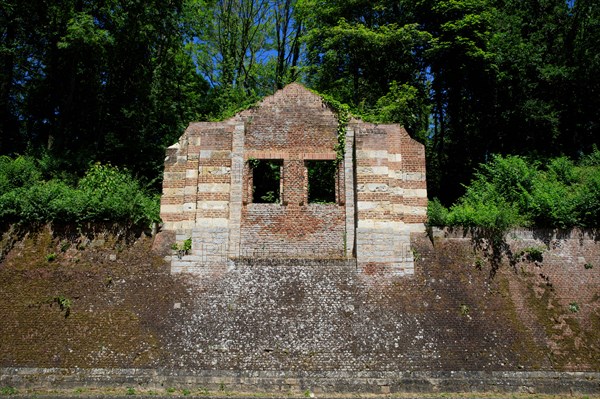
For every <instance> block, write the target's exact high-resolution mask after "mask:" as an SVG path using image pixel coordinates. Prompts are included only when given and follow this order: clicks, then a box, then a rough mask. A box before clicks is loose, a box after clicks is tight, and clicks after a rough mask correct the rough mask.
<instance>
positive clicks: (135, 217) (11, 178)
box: [0, 157, 160, 226]
mask: <svg viewBox="0 0 600 399" xmlns="http://www.w3.org/2000/svg"><path fill="white" fill-rule="evenodd" d="M32 165H33V166H32ZM34 166H35V165H34V164H33V163H32V161H31V160H30V159H27V158H17V159H16V160H14V161H11V160H10V158H6V157H3V158H1V159H0V173H2V174H0V184H4V187H7V190H6V191H4V192H1V193H0V221H4V222H10V223H27V224H40V223H47V222H59V223H84V222H101V221H108V222H118V223H126V224H129V225H146V226H147V225H150V223H152V222H156V221H159V210H160V206H159V199H158V196H151V195H148V194H147V193H145V191H144V190H143V189H142V188H141V187H140V185H139V183H138V182H137V181H136V180H135V179H134V178H133V177H131V175H130V174H129V173H127V172H126V171H120V170H119V169H117V168H114V167H111V166H106V165H100V164H95V165H93V166H92V167H91V168H90V169H89V171H88V172H87V174H86V175H85V176H84V177H83V178H82V179H81V180H80V181H79V184H78V187H77V188H74V187H72V186H70V185H68V184H66V183H65V182H63V181H61V180H50V181H46V182H45V181H41V180H39V179H40V176H41V175H40V174H39V172H37V171H36V169H35V168H34ZM15 171H22V172H23V176H28V177H27V178H26V179H25V178H23V176H22V177H20V178H17V177H15V173H16V172H15Z"/></svg>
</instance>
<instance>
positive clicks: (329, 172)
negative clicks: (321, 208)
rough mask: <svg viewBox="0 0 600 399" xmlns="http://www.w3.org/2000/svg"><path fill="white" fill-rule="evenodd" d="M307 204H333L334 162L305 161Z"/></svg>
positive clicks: (335, 172)
mask: <svg viewBox="0 0 600 399" xmlns="http://www.w3.org/2000/svg"><path fill="white" fill-rule="evenodd" d="M306 169H307V170H308V203H313V204H333V203H335V186H336V174H337V162H336V161H307V162H306Z"/></svg>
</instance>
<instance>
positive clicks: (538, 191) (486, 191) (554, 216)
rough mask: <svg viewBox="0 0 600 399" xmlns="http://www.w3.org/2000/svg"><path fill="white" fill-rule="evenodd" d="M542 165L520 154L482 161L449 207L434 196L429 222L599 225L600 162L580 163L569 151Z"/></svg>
mask: <svg viewBox="0 0 600 399" xmlns="http://www.w3.org/2000/svg"><path fill="white" fill-rule="evenodd" d="M596 152H597V151H596ZM596 152H594V153H593V154H592V155H591V156H587V157H585V158H584V159H589V158H590V157H594V156H596V155H594V154H596ZM538 165H539V163H536V162H531V161H528V160H526V159H525V158H522V157H517V156H506V157H501V156H494V157H492V159H491V161H490V162H489V163H487V164H482V165H481V166H480V167H479V169H478V171H477V172H476V173H475V177H474V179H473V180H472V181H471V184H470V185H469V186H468V187H467V188H466V193H465V194H464V195H463V196H462V197H461V198H460V199H459V201H458V202H457V203H456V204H454V205H453V206H452V207H451V208H450V211H449V212H448V213H446V209H445V208H444V207H443V206H442V205H441V204H440V203H439V202H438V201H437V200H433V201H430V203H429V205H428V215H429V219H430V222H429V224H431V225H449V226H453V225H462V226H477V227H486V228H494V229H497V230H499V231H505V230H506V229H508V228H510V227H514V226H530V225H535V226H539V227H559V228H568V227H575V226H579V227H596V226H598V223H599V221H600V167H597V166H587V165H589V164H588V163H586V162H583V161H582V162H581V163H580V165H579V166H578V165H576V164H575V163H574V162H573V161H571V160H570V159H568V158H565V157H559V158H554V159H550V160H548V162H547V163H546V167H545V168H544V169H542V168H540V167H539V166H538Z"/></svg>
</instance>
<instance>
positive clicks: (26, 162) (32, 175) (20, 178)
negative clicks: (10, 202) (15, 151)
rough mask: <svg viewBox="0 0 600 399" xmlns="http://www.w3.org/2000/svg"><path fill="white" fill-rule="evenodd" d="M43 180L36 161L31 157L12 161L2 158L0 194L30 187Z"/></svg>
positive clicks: (0, 160)
mask: <svg viewBox="0 0 600 399" xmlns="http://www.w3.org/2000/svg"><path fill="white" fill-rule="evenodd" d="M41 178H42V174H41V172H40V170H39V169H38V168H37V166H36V164H35V160H34V159H33V158H30V157H17V158H15V159H11V158H9V157H7V156H0V193H6V192H8V191H11V190H14V189H16V188H20V187H30V186H32V185H34V184H36V183H38V182H39V181H40V180H41Z"/></svg>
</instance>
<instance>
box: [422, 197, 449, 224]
mask: <svg viewBox="0 0 600 399" xmlns="http://www.w3.org/2000/svg"><path fill="white" fill-rule="evenodd" d="M447 217H448V209H446V207H444V205H442V203H441V202H440V200H438V199H437V198H434V199H433V200H431V201H429V202H428V203H427V224H428V225H429V226H445V225H446V218H447Z"/></svg>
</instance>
